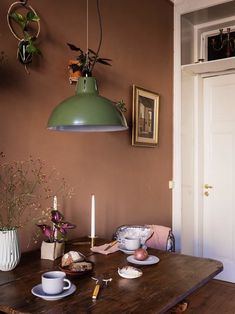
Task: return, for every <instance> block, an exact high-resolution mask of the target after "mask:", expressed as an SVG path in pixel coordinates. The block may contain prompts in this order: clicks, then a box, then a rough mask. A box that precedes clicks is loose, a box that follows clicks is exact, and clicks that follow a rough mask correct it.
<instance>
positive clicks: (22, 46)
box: [10, 11, 41, 64]
mask: <svg viewBox="0 0 235 314" xmlns="http://www.w3.org/2000/svg"><path fill="white" fill-rule="evenodd" d="M10 17H11V19H12V20H13V21H15V22H16V23H17V24H18V25H19V26H20V28H21V30H22V33H23V37H24V38H23V39H22V40H21V41H20V43H19V47H18V57H19V60H20V62H21V63H23V64H28V63H30V62H32V57H33V55H41V50H40V49H39V48H38V47H37V46H36V44H35V41H36V39H37V37H36V36H35V35H32V34H31V32H32V30H31V26H30V24H31V23H32V22H39V21H40V18H39V16H38V15H36V14H35V13H34V12H32V11H28V12H27V14H26V15H22V14H20V13H17V12H13V13H11V14H10Z"/></svg>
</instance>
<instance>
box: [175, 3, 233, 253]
mask: <svg viewBox="0 0 235 314" xmlns="http://www.w3.org/2000/svg"><path fill="white" fill-rule="evenodd" d="M226 2H229V0H207V1H205V0H197V1H195V0H176V1H175V5H174V74H173V77H174V88H173V181H174V183H175V187H174V189H173V193H172V227H173V232H174V235H175V238H176V250H177V251H179V250H180V249H181V230H182V213H181V212H182V208H181V207H182V199H181V192H182V188H181V184H182V180H181V170H182V166H181V15H182V14H185V13H188V12H192V11H196V10H200V9H203V8H207V7H210V6H214V5H217V4H222V3H226ZM195 206H199V205H198V204H195ZM197 224H198V222H197ZM195 228H196V229H197V230H196V234H198V233H199V231H200V230H199V227H198V228H197V227H195ZM192 236H194V235H192ZM196 237H197V238H198V235H197V236H196ZM197 238H195V241H198V239H197ZM199 251H200V247H199V248H198V249H196V250H195V253H197V252H199ZM199 254H200V252H199Z"/></svg>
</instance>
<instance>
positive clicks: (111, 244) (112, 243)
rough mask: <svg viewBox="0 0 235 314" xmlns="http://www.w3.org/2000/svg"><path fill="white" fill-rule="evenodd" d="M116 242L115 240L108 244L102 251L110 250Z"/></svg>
mask: <svg viewBox="0 0 235 314" xmlns="http://www.w3.org/2000/svg"><path fill="white" fill-rule="evenodd" d="M117 242H118V241H117V240H114V241H112V242H110V243H109V245H108V246H107V247H106V248H105V249H104V251H107V250H109V249H111V247H113V246H114V245H115V244H116V243H117Z"/></svg>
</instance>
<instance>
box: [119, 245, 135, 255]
mask: <svg viewBox="0 0 235 314" xmlns="http://www.w3.org/2000/svg"><path fill="white" fill-rule="evenodd" d="M118 248H119V250H120V251H122V252H123V253H126V254H134V252H135V250H128V249H126V248H125V246H124V245H122V244H120V245H119V247H118Z"/></svg>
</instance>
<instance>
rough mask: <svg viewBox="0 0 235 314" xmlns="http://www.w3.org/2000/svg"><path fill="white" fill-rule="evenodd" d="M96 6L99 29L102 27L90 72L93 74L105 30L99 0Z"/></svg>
mask: <svg viewBox="0 0 235 314" xmlns="http://www.w3.org/2000/svg"><path fill="white" fill-rule="evenodd" d="M96 6H97V13H98V20H99V27H100V40H99V45H98V48H97V51H96V54H95V59H94V61H93V63H92V66H91V69H90V72H91V73H92V70H93V68H94V66H95V63H96V60H97V58H98V55H99V52H100V47H101V43H102V39H103V29H102V21H101V14H100V6H99V0H96Z"/></svg>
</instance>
